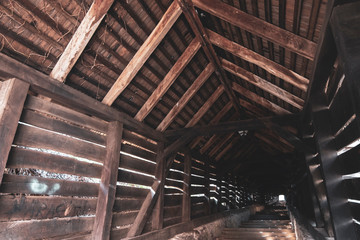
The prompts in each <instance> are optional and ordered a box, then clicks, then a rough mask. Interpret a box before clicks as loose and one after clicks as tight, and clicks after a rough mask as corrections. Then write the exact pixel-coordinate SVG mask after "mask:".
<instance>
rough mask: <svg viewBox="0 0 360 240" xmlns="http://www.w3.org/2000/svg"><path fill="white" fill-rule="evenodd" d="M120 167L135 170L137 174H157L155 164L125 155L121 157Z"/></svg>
mask: <svg viewBox="0 0 360 240" xmlns="http://www.w3.org/2000/svg"><path fill="white" fill-rule="evenodd" d="M120 167H121V168H125V169H129V170H134V171H137V172H141V173H145V174H150V175H154V174H155V168H156V165H155V163H150V162H146V161H143V160H140V159H137V158H134V157H131V156H128V155H125V154H122V155H121V157H120Z"/></svg>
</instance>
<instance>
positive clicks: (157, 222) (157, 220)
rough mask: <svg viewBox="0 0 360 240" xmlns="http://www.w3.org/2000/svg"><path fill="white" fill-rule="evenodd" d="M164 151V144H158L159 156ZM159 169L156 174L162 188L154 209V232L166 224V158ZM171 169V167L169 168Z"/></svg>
mask: <svg viewBox="0 0 360 240" xmlns="http://www.w3.org/2000/svg"><path fill="white" fill-rule="evenodd" d="M163 151H164V143H163V142H159V143H158V150H157V154H158V155H160V154H162V153H163ZM159 164H160V165H159V167H158V168H156V172H155V178H156V179H159V180H160V181H161V184H160V187H159V196H158V199H157V201H156V203H155V207H154V209H153V214H152V230H159V229H162V228H163V223H164V221H163V220H164V182H165V167H166V166H165V165H166V164H165V161H164V158H163V160H162V161H160V163H159ZM169 167H171V165H170V166H169Z"/></svg>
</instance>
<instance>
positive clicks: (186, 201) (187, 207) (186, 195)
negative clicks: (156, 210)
mask: <svg viewBox="0 0 360 240" xmlns="http://www.w3.org/2000/svg"><path fill="white" fill-rule="evenodd" d="M190 179H191V154H190V151H187V152H185V158H184V184H183V199H182V215H181V216H182V222H187V221H190V217H191V197H190Z"/></svg>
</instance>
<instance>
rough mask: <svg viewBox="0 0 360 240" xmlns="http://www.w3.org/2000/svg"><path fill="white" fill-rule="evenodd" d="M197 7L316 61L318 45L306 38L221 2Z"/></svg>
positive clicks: (200, 1) (199, 3)
mask: <svg viewBox="0 0 360 240" xmlns="http://www.w3.org/2000/svg"><path fill="white" fill-rule="evenodd" d="M193 3H194V5H195V6H196V7H198V8H201V9H202V10H204V11H206V12H209V13H210V14H212V15H214V16H216V17H219V18H221V19H223V20H224V21H227V22H229V23H231V24H233V25H235V26H237V27H239V28H241V29H243V30H245V31H248V32H251V33H253V34H255V35H257V36H260V37H262V38H265V39H267V40H269V41H271V42H273V43H276V44H278V45H280V46H282V47H284V48H286V49H289V50H290V51H292V52H295V53H297V54H299V55H301V56H303V57H306V58H308V59H310V60H311V61H313V60H314V56H315V51H316V44H315V43H314V42H312V41H310V40H307V39H306V38H303V37H300V36H298V35H296V34H294V33H292V32H289V31H287V30H284V29H282V28H280V27H278V26H275V25H273V24H271V23H268V22H266V21H264V20H262V19H260V18H257V17H255V16H252V15H250V14H247V13H245V12H243V11H241V10H240V9H237V8H235V7H232V6H230V5H228V4H226V3H224V2H222V1H220V0H212V1H206V0H193Z"/></svg>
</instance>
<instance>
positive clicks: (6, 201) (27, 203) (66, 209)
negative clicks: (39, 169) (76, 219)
mask: <svg viewBox="0 0 360 240" xmlns="http://www.w3.org/2000/svg"><path fill="white" fill-rule="evenodd" d="M0 204H1V208H0V221H15V220H29V219H47V218H62V217H73V216H80V215H88V214H94V213H95V211H96V199H95V198H73V197H54V196H50V197H47V196H25V195H17V196H16V195H2V196H0Z"/></svg>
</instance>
